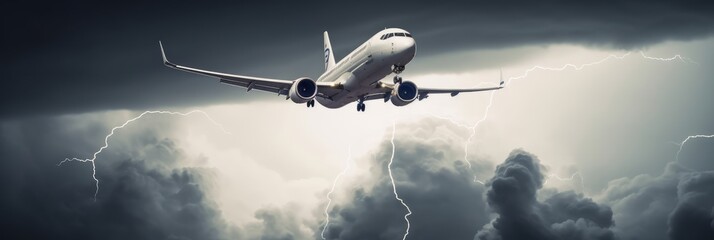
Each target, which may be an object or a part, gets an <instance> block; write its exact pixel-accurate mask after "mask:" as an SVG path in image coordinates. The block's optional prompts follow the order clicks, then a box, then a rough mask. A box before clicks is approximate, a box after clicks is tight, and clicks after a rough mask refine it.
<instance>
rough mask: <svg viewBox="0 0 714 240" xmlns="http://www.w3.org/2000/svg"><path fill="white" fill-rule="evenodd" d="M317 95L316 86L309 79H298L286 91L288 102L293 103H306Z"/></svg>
mask: <svg viewBox="0 0 714 240" xmlns="http://www.w3.org/2000/svg"><path fill="white" fill-rule="evenodd" d="M316 95H317V84H316V83H315V81H313V80H312V79H309V78H299V79H297V80H295V81H294V82H293V85H292V86H290V91H288V96H289V97H290V100H293V102H295V103H306V102H308V101H310V100H312V99H313V98H315V96H316Z"/></svg>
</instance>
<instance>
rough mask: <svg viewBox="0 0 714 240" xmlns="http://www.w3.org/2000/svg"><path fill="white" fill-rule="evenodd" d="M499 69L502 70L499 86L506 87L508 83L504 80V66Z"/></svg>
mask: <svg viewBox="0 0 714 240" xmlns="http://www.w3.org/2000/svg"><path fill="white" fill-rule="evenodd" d="M499 71H500V72H501V82H500V83H499V84H498V86H499V87H501V88H504V87H505V86H504V84H505V83H506V82H505V81H503V68H500V69H499Z"/></svg>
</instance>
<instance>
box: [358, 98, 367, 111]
mask: <svg viewBox="0 0 714 240" xmlns="http://www.w3.org/2000/svg"><path fill="white" fill-rule="evenodd" d="M364 109H365V105H364V97H360V98H359V100H358V101H357V111H358V112H360V111H362V112H364Z"/></svg>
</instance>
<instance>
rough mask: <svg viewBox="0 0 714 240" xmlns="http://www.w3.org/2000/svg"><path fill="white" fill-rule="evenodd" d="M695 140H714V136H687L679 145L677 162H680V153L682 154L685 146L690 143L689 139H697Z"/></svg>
mask: <svg viewBox="0 0 714 240" xmlns="http://www.w3.org/2000/svg"><path fill="white" fill-rule="evenodd" d="M695 138H714V134H712V135H692V136H687V138H685V139H684V141H682V142H681V143H679V144H678V145H679V150H677V155H676V158H675V159H676V160H677V162H679V153H681V152H682V148H684V144H685V143H687V141H689V139H695Z"/></svg>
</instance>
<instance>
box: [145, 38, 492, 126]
mask: <svg viewBox="0 0 714 240" xmlns="http://www.w3.org/2000/svg"><path fill="white" fill-rule="evenodd" d="M323 37H324V48H323V49H324V53H325V72H324V73H323V74H322V75H321V76H320V77H318V78H317V80H313V79H311V78H309V77H300V78H298V79H295V80H284V79H272V78H262V77H251V76H243V75H236V74H228V73H220V72H214V71H208V70H202V69H197V68H192V67H186V66H181V65H177V64H174V63H172V62H170V61H169V60H168V59H167V58H166V53H165V52H164V46H163V44H162V43H161V41H159V47H160V48H161V56H162V57H163V60H164V65H166V66H168V67H170V68H174V69H178V70H181V71H186V72H190V73H195V74H200V75H205V76H209V77H214V78H218V79H219V81H220V82H221V83H225V84H229V85H234V86H239V87H243V88H246V89H247V90H246V91H248V92H250V91H251V90H253V89H255V90H261V91H265V92H271V93H277V94H278V96H280V95H284V96H285V100H288V99H290V100H292V101H293V102H294V103H298V104H302V103H306V104H307V107H308V108H309V107H314V106H315V100H317V102H318V103H320V104H321V105H322V106H325V107H327V108H340V107H343V106H345V105H347V104H349V103H351V102H354V101H357V111H362V112H364V111H365V104H364V102H365V101H369V100H376V99H383V100H384V102H387V101H391V102H392V104H394V105H395V106H405V105H407V104H410V103H412V102H414V100H417V99H418V100H419V101H421V100H423V99H425V98H427V97H428V96H429V94H441V93H449V94H451V96H452V97H453V96H456V95H458V94H459V93H462V92H481V91H491V90H498V89H502V88H503V87H504V81H503V73H501V81H500V83H499V85H498V86H497V87H485V88H453V89H446V88H418V87H417V85H416V84H415V83H414V82H411V81H406V80H402V78H401V77H400V76H399V74H400V73H402V71H404V69H405V66H406V65H407V64H408V63H409V62H410V61H411V60H412V59H413V58H414V56H415V55H416V42H415V40H414V38H413V37H412V35H411V34H410V33H409V32H407V31H405V30H403V29H400V28H387V29H384V30H382V31H379V32H378V33H377V34H375V35H374V36H372V37H371V38H369V39H368V40H367V41H366V42H364V43H362V45H360V46H359V47H357V48H356V49H355V50H354V51H352V52H351V53H350V54H347V56H345V57H344V58H342V59H341V60H340V61H339V62H335V56H334V53H333V51H332V45H331V44H330V37H329V35H328V34H327V31H325V32H324V33H323ZM392 73H395V76H394V78H393V82H392V83H389V82H385V81H383V80H382V79H384V78H385V77H387V76H388V75H390V74H392Z"/></svg>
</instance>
